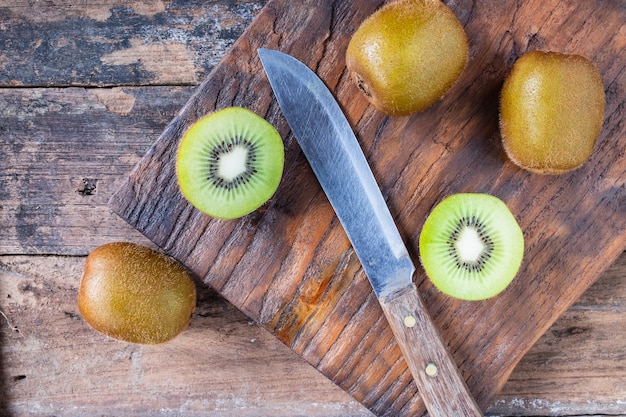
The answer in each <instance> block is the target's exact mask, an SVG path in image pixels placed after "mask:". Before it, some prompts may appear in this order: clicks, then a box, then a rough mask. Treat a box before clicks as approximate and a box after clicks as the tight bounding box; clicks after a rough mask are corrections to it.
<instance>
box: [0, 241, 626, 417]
mask: <svg viewBox="0 0 626 417" xmlns="http://www.w3.org/2000/svg"><path fill="white" fill-rule="evenodd" d="M83 262H84V258H83V257H56V256H2V257H0V311H2V312H3V314H5V315H6V317H7V319H8V320H9V323H10V324H11V326H15V327H17V329H18V330H19V331H15V330H11V328H9V325H8V324H7V322H6V321H5V319H4V318H3V317H0V386H1V387H2V388H1V389H0V411H2V412H3V413H2V415H10V416H12V417H20V416H25V415H29V416H44V415H50V414H54V415H58V416H66V415H67V416H70V415H71V416H73V417H82V416H89V415H94V414H97V413H99V412H101V411H102V410H107V412H108V413H110V414H112V415H117V416H124V415H138V414H145V413H146V412H148V410H151V411H150V412H151V413H152V415H171V414H172V413H176V415H178V416H180V417H187V416H197V415H208V416H225V417H228V416H233V417H234V416H258V415H265V416H276V417H295V416H302V415H307V416H329V417H330V416H337V417H340V416H341V417H348V416H352V417H357V416H363V417H365V416H371V413H370V412H369V411H368V410H366V409H365V408H364V407H363V406H361V405H360V404H359V403H357V402H356V401H354V400H353V399H352V398H351V397H350V396H349V395H347V394H346V393H345V392H343V391H342V390H341V389H339V388H337V387H336V386H335V385H334V384H332V383H330V382H329V381H328V380H327V379H326V378H325V377H324V376H322V375H321V374H320V373H319V372H317V371H315V370H314V369H313V368H312V367H311V366H310V365H308V364H306V363H305V362H304V361H303V360H302V359H301V358H300V357H299V356H297V355H295V354H294V353H293V352H292V351H291V350H290V349H288V348H287V347H286V346H284V345H283V344H282V343H280V342H279V341H278V340H276V339H275V338H274V337H273V336H272V335H270V334H269V333H268V332H267V331H265V330H264V329H263V328H262V327H261V326H259V325H257V324H255V323H254V322H251V321H250V320H249V319H248V318H247V317H246V316H245V315H243V314H242V313H241V312H239V311H238V310H237V309H236V308H234V307H233V306H232V305H230V304H229V303H228V302H226V301H225V300H224V299H223V298H222V297H220V296H219V295H217V294H216V293H215V292H214V291H212V290H210V289H208V288H207V287H206V286H204V285H202V284H199V285H198V290H199V302H198V309H197V310H196V312H195V313H194V316H193V317H192V321H191V324H190V327H189V328H188V329H187V330H185V331H184V332H183V333H182V334H181V335H180V336H179V337H178V338H176V339H174V340H173V341H172V342H170V343H168V344H165V345H162V346H152V347H149V346H137V345H131V344H125V343H121V342H117V341H115V340H112V339H109V338H107V337H104V336H102V335H101V334H99V333H97V332H95V331H94V330H92V329H91V328H90V327H88V326H87V324H86V323H85V322H84V321H83V320H82V318H81V317H80V315H79V313H78V310H77V307H76V291H77V286H78V284H79V280H80V276H81V274H82V267H83ZM625 276H626V253H625V254H623V255H622V256H621V257H620V258H619V259H618V261H617V262H616V263H615V264H614V266H613V267H611V268H610V269H609V270H608V271H607V273H605V274H604V275H603V277H602V278H601V279H600V280H598V282H597V283H596V284H594V285H593V286H592V287H591V288H590V289H589V291H587V292H586V293H585V295H584V296H583V297H581V299H580V300H579V301H578V302H577V303H576V304H574V306H572V308H571V309H570V310H568V312H566V313H565V314H564V315H563V316H562V317H561V318H560V319H559V320H557V322H556V323H554V325H553V326H552V327H551V328H550V330H549V331H548V332H546V334H545V335H544V336H542V337H541V339H540V340H539V341H538V342H537V344H536V345H535V346H534V347H533V348H532V349H531V350H530V351H529V353H528V354H527V355H526V356H525V357H524V358H523V359H522V360H521V361H520V363H519V364H518V366H517V367H516V369H515V371H514V372H513V374H512V375H511V378H510V380H509V382H508V383H507V384H506V385H505V387H504V389H503V391H502V393H501V394H500V395H499V396H498V397H497V399H496V400H495V401H494V403H493V404H492V405H491V406H490V407H489V410H488V413H487V414H488V415H493V416H505V415H518V416H538V415H543V416H562V415H573V414H578V415H626V404H624V402H623V399H624V398H625V396H624V395H625V393H624V384H623V381H624V379H625V378H626V367H625V366H624V364H625V360H624V352H626V337H624V336H625V334H624V332H626V314H624V312H625V311H626V281H625V280H624V277H625ZM42 352H45V354H42ZM94 352H96V353H94ZM590 399H592V400H591V401H590Z"/></svg>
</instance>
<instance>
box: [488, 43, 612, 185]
mask: <svg viewBox="0 0 626 417" xmlns="http://www.w3.org/2000/svg"><path fill="white" fill-rule="evenodd" d="M604 103H605V96H604V87H603V85H602V78H601V77H600V74H599V73H598V70H597V69H596V68H595V67H594V65H593V64H592V63H591V62H590V61H589V60H588V59H586V58H584V57H582V56H580V55H571V54H562V53H557V52H543V51H532V52H527V53H525V54H524V55H522V56H521V57H520V58H519V59H518V60H517V61H515V63H514V64H513V67H512V69H511V71H510V72H509V74H508V75H507V77H506V79H505V82H504V85H503V87H502V92H501V98H500V131H501V136H502V143H503V146H504V149H505V151H506V153H507V155H508V157H509V159H510V160H511V161H513V162H514V163H515V164H517V165H518V166H520V167H522V168H524V169H527V170H529V171H531V172H536V173H540V174H560V173H564V172H568V171H571V170H574V169H576V168H579V167H580V166H582V165H583V164H584V163H585V161H586V160H587V159H588V158H589V157H590V156H591V154H592V152H593V149H594V147H595V143H596V141H597V139H598V136H599V135H600V131H601V129H602V123H603V120H604Z"/></svg>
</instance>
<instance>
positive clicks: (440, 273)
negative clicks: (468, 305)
mask: <svg viewBox="0 0 626 417" xmlns="http://www.w3.org/2000/svg"><path fill="white" fill-rule="evenodd" d="M419 252H420V258H421V262H422V265H423V266H424V270H425V271H426V275H428V277H429V278H430V280H431V281H432V282H433V284H434V285H435V287H437V288H438V289H439V290H440V291H441V292H443V293H444V294H447V295H449V296H451V297H455V298H459V299H463V300H484V299H487V298H491V297H493V296H495V295H497V294H498V293H500V292H501V291H502V290H504V289H505V288H506V287H507V286H508V285H509V284H510V283H511V281H512V280H513V278H514V277H515V275H517V272H518V270H519V267H520V265H521V263H522V258H523V256H524V235H523V233H522V230H521V229H520V227H519V225H518V223H517V220H516V219H515V217H514V216H513V214H512V213H511V211H510V210H509V208H508V207H507V206H506V204H505V203H504V202H503V201H502V200H500V199H499V198H497V197H494V196H492V195H488V194H477V193H476V194H474V193H460V194H454V195H452V196H450V197H447V198H446V199H444V200H443V201H442V202H441V203H439V204H438V205H437V206H436V207H435V208H434V209H433V211H432V212H431V213H430V215H429V216H428V218H427V219H426V222H425V224H424V227H423V229H422V232H421V234H420V239H419Z"/></svg>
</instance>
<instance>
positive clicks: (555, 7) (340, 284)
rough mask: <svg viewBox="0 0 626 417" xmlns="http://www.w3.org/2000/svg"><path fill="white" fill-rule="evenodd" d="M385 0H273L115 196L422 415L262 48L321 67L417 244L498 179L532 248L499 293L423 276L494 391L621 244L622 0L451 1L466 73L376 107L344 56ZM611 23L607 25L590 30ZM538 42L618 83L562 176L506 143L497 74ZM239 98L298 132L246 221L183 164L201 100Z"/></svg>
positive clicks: (309, 351) (482, 383)
mask: <svg viewBox="0 0 626 417" xmlns="http://www.w3.org/2000/svg"><path fill="white" fill-rule="evenodd" d="M379 4H380V2H377V1H372V2H361V3H359V8H358V9H352V7H351V5H352V3H350V2H341V1H337V2H331V1H328V2H321V3H320V2H307V1H302V2H299V3H298V7H294V6H293V3H290V5H289V6H288V5H287V4H285V3H284V2H281V1H270V2H269V3H268V4H267V5H266V6H265V8H264V9H263V10H262V11H261V12H260V13H259V15H258V16H257V18H256V20H255V22H254V23H253V24H252V25H251V26H250V27H249V28H248V29H247V30H246V32H245V33H244V35H243V36H242V38H240V39H239V40H238V42H237V43H235V45H233V48H232V49H231V51H230V52H229V53H228V54H227V55H226V56H225V57H224V59H223V60H222V61H221V63H220V64H219V65H218V66H217V67H216V68H215V69H214V70H213V71H212V72H211V74H210V75H209V77H208V78H207V80H206V81H205V82H204V83H203V84H202V86H201V87H200V88H199V90H198V91H197V93H196V94H195V95H194V96H193V97H192V99H191V100H190V101H189V102H188V103H187V105H186V106H185V107H184V108H183V110H182V112H181V114H180V115H179V116H178V117H177V118H175V119H174V120H173V121H172V123H171V124H170V125H169V126H168V128H167V129H166V130H165V131H164V133H163V135H162V136H161V138H160V139H159V140H158V141H157V142H156V144H155V146H153V147H152V148H151V150H150V151H149V153H148V155H147V157H146V158H144V159H143V160H142V161H141V162H140V164H139V165H138V166H137V168H136V170H135V171H134V173H133V174H132V175H131V178H130V180H129V182H128V183H127V184H125V185H124V186H123V187H122V189H121V191H120V192H119V193H118V194H116V196H115V197H114V199H113V200H112V207H113V208H114V210H115V211H116V212H118V213H119V214H120V215H121V216H122V217H123V218H125V219H127V220H128V221H129V222H130V223H131V224H132V225H133V226H135V227H136V228H137V229H138V230H140V231H141V232H142V233H144V234H145V235H146V236H147V237H148V238H150V239H151V240H152V241H153V242H155V243H156V244H157V245H158V246H160V247H162V248H163V249H164V250H166V251H167V252H168V253H170V254H172V255H173V256H175V257H176V258H178V259H179V260H180V261H181V262H183V263H184V264H185V265H187V266H188V267H189V268H191V269H192V270H193V271H194V272H195V273H196V274H197V275H198V276H199V277H202V278H203V280H204V282H206V283H207V284H209V285H211V286H212V287H213V288H215V289H216V290H217V291H218V292H219V293H220V294H222V295H223V296H224V297H226V298H227V299H228V300H229V301H230V302H232V303H233V304H234V305H235V306H236V307H238V308H239V309H240V310H241V311H243V312H244V313H245V314H246V315H248V316H249V317H251V318H252V319H254V320H256V321H258V322H260V323H261V324H263V325H264V326H266V328H268V329H269V330H270V331H271V332H272V333H274V334H275V335H277V337H279V338H280V339H281V340H283V341H284V342H285V343H286V344H287V345H288V346H290V347H291V348H292V349H293V350H294V351H295V352H296V353H298V354H299V355H301V356H302V357H303V358H305V359H306V360H307V361H308V362H309V363H311V364H312V365H314V366H315V367H316V368H317V369H319V370H320V371H321V372H322V373H324V374H325V375H326V376H328V377H329V378H330V379H331V380H333V381H334V382H336V383H337V384H338V385H340V386H341V387H343V388H344V389H345V390H346V391H347V392H349V393H350V394H351V395H352V396H353V397H354V398H356V399H357V400H359V401H360V402H362V403H363V404H365V405H367V406H368V408H370V409H371V410H372V411H373V412H374V413H376V414H380V415H415V414H420V413H422V412H423V405H422V403H421V399H420V398H419V395H418V394H417V393H416V390H415V386H414V384H413V383H412V381H411V378H410V376H409V375H408V372H407V371H406V364H405V363H404V361H403V360H402V358H401V356H400V354H399V351H398V349H397V346H396V345H395V342H394V340H393V338H392V336H391V333H390V332H389V330H388V328H387V326H386V322H385V320H382V319H381V312H380V310H379V308H378V306H377V304H376V300H375V299H374V298H373V297H372V295H371V291H370V289H369V288H368V283H367V281H366V280H365V277H364V275H363V273H362V271H361V270H360V268H359V265H358V261H357V260H356V258H355V256H354V254H353V253H352V250H351V248H350V247H349V245H348V244H347V241H346V238H345V235H344V234H343V232H342V230H341V226H340V225H339V224H338V223H337V221H336V219H335V218H334V216H333V215H332V211H331V209H330V207H329V206H328V205H327V203H326V201H325V198H324V196H323V194H322V193H321V192H320V190H319V187H318V186H317V184H316V182H315V180H314V178H313V177H312V175H311V173H310V171H309V169H308V167H307V166H306V164H305V163H304V161H303V159H302V157H301V156H300V154H299V152H298V149H297V146H295V145H294V142H293V140H292V139H291V138H290V137H289V136H288V134H287V133H288V131H287V129H286V125H285V123H284V120H282V118H281V117H280V113H279V111H278V109H277V107H276V105H275V103H274V102H273V101H272V100H271V94H270V90H269V86H268V84H267V82H266V80H265V79H264V78H263V77H262V76H261V75H260V74H262V71H261V69H260V66H259V63H258V59H257V58H256V55H255V49H256V48H257V47H260V46H263V47H270V48H277V49H281V50H283V51H286V52H289V53H291V54H293V55H295V56H296V57H297V58H299V59H301V60H303V61H304V62H305V63H307V64H308V65H309V66H311V67H312V68H313V69H315V70H316V71H317V72H318V74H319V75H320V76H321V77H322V78H323V79H324V80H325V81H326V83H327V84H328V85H329V87H330V88H331V90H333V91H334V93H335V95H336V97H337V98H338V100H339V102H340V104H341V105H342V106H343V108H344V111H345V112H346V114H347V116H348V118H349V119H350V121H351V122H352V123H353V125H354V126H355V131H356V132H357V135H358V137H359V140H360V141H361V145H362V147H363V148H364V151H365V153H366V155H367V156H368V158H369V161H370V163H371V165H372V168H373V171H374V174H375V176H377V178H378V179H379V183H380V185H381V188H382V191H383V194H384V195H385V196H386V198H387V201H388V203H389V205H390V208H391V211H392V213H394V214H395V217H396V222H397V223H398V224H399V226H400V229H401V233H402V234H403V236H404V237H405V239H406V240H407V241H408V242H409V250H410V251H411V252H412V253H413V255H414V256H415V255H416V254H417V250H416V249H417V246H416V242H417V237H418V233H419V230H420V226H421V224H422V222H423V220H424V219H425V217H426V215H427V214H428V212H429V211H430V209H431V208H432V207H433V206H434V205H435V204H436V203H437V202H438V201H440V200H441V199H442V198H443V197H444V196H446V195H448V194H451V193H454V192H461V191H465V192H468V191H474V192H486V193H490V194H493V195H496V196H498V197H500V198H501V199H503V200H504V201H505V202H506V203H507V204H508V205H509V207H510V208H511V209H512V211H513V213H514V214H515V215H516V216H517V217H518V219H519V222H520V225H521V226H522V229H523V230H524V233H525V236H526V241H527V251H526V261H525V262H524V265H523V266H522V269H521V272H520V274H519V277H518V279H517V280H515V281H514V283H513V284H512V285H511V287H509V290H508V291H507V292H506V293H505V294H503V295H502V296H500V297H497V298H496V299H493V300H488V301H485V302H479V303H463V302H458V301H455V300H451V299H448V298H445V297H444V296H442V295H441V294H439V293H437V292H436V291H435V290H434V289H433V288H432V286H431V285H430V283H429V282H428V280H426V279H425V277H424V274H423V272H422V271H419V272H418V274H417V276H416V282H417V284H418V286H419V287H420V290H421V291H422V294H424V298H425V301H426V303H427V305H428V306H429V309H430V312H431V314H432V315H433V316H434V318H435V321H436V322H437V325H438V326H439V328H440V329H441V330H442V333H443V336H444V339H445V340H446V341H447V343H448V344H449V346H450V348H451V351H452V353H453V355H454V356H455V360H456V361H457V364H459V366H460V368H461V370H462V372H463V375H464V377H465V378H466V379H467V382H468V385H469V386H470V388H471V389H472V392H473V393H474V395H475V396H476V398H477V401H478V403H479V404H480V405H481V406H483V407H484V406H486V405H487V404H488V403H489V402H490V401H491V400H492V399H493V398H494V396H495V395H496V393H497V392H498V391H499V390H500V389H501V388H502V386H503V385H504V383H505V381H506V379H507V378H508V376H509V374H510V372H511V371H512V369H513V367H514V365H515V364H516V363H517V362H518V361H519V359H520V358H521V357H522V356H523V354H524V353H525V352H526V351H527V350H528V349H529V348H530V347H531V346H532V344H533V343H534V342H535V341H536V340H537V339H538V338H539V336H540V335H541V334H542V333H543V332H545V331H546V330H547V329H548V328H549V326H550V325H551V324H552V323H553V322H554V321H555V320H556V318H557V317H558V316H559V315H560V314H562V313H563V312H564V311H565V310H566V309H567V308H568V307H569V306H570V305H571V304H572V303H573V302H574V301H575V300H576V299H577V298H578V297H579V296H580V295H581V294H582V293H583V292H584V290H585V289H586V288H588V286H589V285H590V284H591V283H593V282H594V281H595V280H596V279H597V278H598V277H599V276H600V274H601V272H602V271H603V270H605V269H606V268H607V267H608V266H609V265H610V264H611V263H612V262H613V261H614V260H615V259H616V258H617V256H618V255H619V254H621V253H622V251H623V249H624V247H625V245H626V236H625V235H624V233H623V230H626V224H625V223H626V216H624V206H625V204H624V202H625V201H626V198H625V197H626V195H625V193H624V191H625V190H626V188H625V187H624V179H625V178H626V172H625V171H626V167H625V165H624V163H623V159H622V158H621V155H623V154H624V152H625V146H626V143H625V142H624V140H623V138H624V126H623V124H622V123H621V120H622V118H623V103H624V85H625V80H624V71H623V69H624V66H625V61H624V56H623V54H620V53H619V51H620V50H621V48H622V46H623V41H624V6H623V4H621V3H619V2H610V1H609V2H602V7H598V4H594V3H577V4H575V5H573V6H569V7H568V6H566V5H564V4H562V3H552V2H541V3H535V2H527V3H524V4H518V3H515V2H501V3H499V4H498V5H497V7H496V6H494V5H493V4H491V3H490V2H480V1H476V2H472V3H469V2H468V3H462V4H461V3H456V4H454V5H452V6H453V10H454V11H455V12H456V13H457V15H458V16H459V18H460V19H461V21H462V22H463V23H464V25H465V28H466V30H467V31H468V35H469V37H470V39H472V40H473V42H472V46H471V51H470V55H471V59H470V63H469V65H468V67H467V68H466V71H465V72H464V74H463V75H462V77H461V80H460V81H459V83H458V84H457V88H456V89H454V90H453V91H451V92H450V94H448V95H447V96H446V97H445V98H444V99H443V100H442V101H441V102H439V103H437V104H436V105H435V106H433V107H432V108H431V109H429V110H428V111H426V112H424V113H422V114H420V115H417V116H415V117H411V118H401V119H388V118H384V117H382V116H381V115H380V114H378V113H376V112H375V111H374V110H373V109H371V108H370V107H368V106H367V104H366V103H365V101H364V99H363V98H362V97H360V96H359V95H358V92H357V90H356V88H355V86H354V85H353V83H351V82H350V80H349V79H348V77H347V76H346V73H345V71H344V65H343V53H344V51H345V47H346V43H347V40H348V38H349V34H350V33H352V31H353V30H354V29H355V28H356V27H357V26H358V24H359V23H360V21H362V19H363V18H364V17H365V16H367V15H369V14H370V13H371V12H372V11H373V10H374V9H375V8H376V7H377V6H378V5H379ZM598 25H601V27H602V28H603V30H601V31H598V30H593V29H594V28H595V27H597V26H598ZM268 28H271V30H268ZM615 34H618V36H615ZM537 48H543V49H558V50H560V51H562V52H577V53H579V54H582V55H586V56H588V57H589V58H590V59H591V60H592V61H593V62H594V64H595V65H596V66H597V67H598V69H599V71H600V73H601V74H602V77H603V82H604V83H605V86H606V92H607V109H606V118H605V124H604V129H603V133H602V136H601V138H600V141H599V144H598V146H597V149H596V151H595V153H594V155H593V156H592V158H591V159H590V160H589V161H588V163H587V164H586V165H585V167H583V168H582V169H580V170H578V171H576V172H574V173H571V174H568V175H564V176H559V177H552V176H538V175H533V174H529V173H526V172H523V171H521V170H519V169H518V168H516V167H514V166H513V165H512V164H511V163H510V162H508V161H507V160H506V158H505V157H504V155H503V152H502V149H501V147H500V146H499V144H498V130H497V94H498V89H499V87H500V86H501V83H502V80H503V78H504V76H505V75H506V72H507V71H508V68H509V66H510V64H512V62H513V61H514V60H515V59H516V58H517V57H518V56H519V55H521V54H522V53H523V52H525V51H526V50H531V49H537ZM230 105H240V106H245V107H248V108H251V109H252V110H254V111H256V112H257V113H259V114H261V115H262V116H264V117H266V118H267V119H268V120H269V121H270V122H272V123H273V124H275V125H276V126H277V128H278V130H279V132H281V134H283V136H284V137H285V146H286V159H287V164H286V170H285V176H284V181H283V183H282V184H281V187H279V190H278V192H277V193H276V196H275V197H274V198H273V199H272V201H271V203H270V204H269V206H268V207H266V208H264V210H262V211H258V212H256V213H254V214H252V215H250V216H247V217H246V218H244V219H242V220H241V221H239V222H222V221H217V220H211V219H209V218H207V217H205V216H202V215H201V214H199V213H198V212H197V211H194V210H193V209H192V208H191V207H190V206H189V205H188V204H186V202H185V201H184V199H183V198H182V197H181V195H180V193H179V192H178V189H177V184H176V179H175V175H174V174H173V172H174V170H173V156H174V154H175V146H176V143H177V139H178V138H179V137H180V135H181V134H182V132H183V131H184V130H185V129H186V128H187V127H188V126H189V125H190V124H191V123H192V122H193V121H195V120H196V119H197V118H199V117H200V116H202V115H204V114H206V113H208V112H210V111H212V110H213V109H215V108H220V107H225V106H230ZM416 132H428V137H427V138H424V137H420V136H422V135H419V134H416ZM600 213H601V214H600ZM529 306H532V313H531V314H530V316H529V313H528V311H529V308H530V307H529ZM520 323H523V325H520Z"/></svg>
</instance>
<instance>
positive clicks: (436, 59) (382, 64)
mask: <svg viewBox="0 0 626 417" xmlns="http://www.w3.org/2000/svg"><path fill="white" fill-rule="evenodd" d="M468 56H469V43H468V39H467V35H466V33H465V29H464V28H463V26H462V25H461V23H460V22H459V21H458V19H457V17H456V16H455V15H454V13H453V12H452V10H450V9H449V8H448V7H447V6H446V5H445V4H444V3H442V2H441V1H439V0H397V1H394V2H390V3H387V4H385V5H384V6H383V7H381V8H380V9H378V10H377V11H376V12H374V13H373V14H372V15H370V16H369V17H368V18H367V19H366V20H365V21H363V22H362V24H361V25H360V26H359V28H358V29H357V31H356V32H355V33H354V34H353V36H352V38H351V40H350V43H349V45H348V48H347V51H346V66H347V69H348V71H349V72H350V74H351V77H352V79H353V80H354V82H355V83H356V84H357V86H358V87H359V89H360V90H361V91H362V92H363V93H364V94H365V96H366V97H367V99H368V101H369V102H370V103H371V104H372V105H373V106H374V107H375V108H376V109H377V110H379V111H380V112H382V113H384V114H386V115H388V116H408V115H411V114H414V113H418V112H421V111H423V110H425V109H427V108H428V107H430V106H431V105H433V104H434V103H435V102H437V101H438V100H440V99H441V98H442V97H443V96H444V95H445V94H446V93H447V92H448V91H449V90H450V89H451V88H452V87H453V86H454V85H455V84H456V82H457V80H458V78H459V77H460V75H461V73H462V72H463V70H464V68H465V66H466V64H467V60H468Z"/></svg>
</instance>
